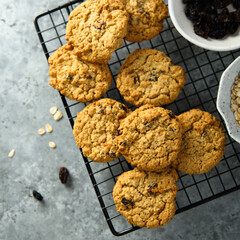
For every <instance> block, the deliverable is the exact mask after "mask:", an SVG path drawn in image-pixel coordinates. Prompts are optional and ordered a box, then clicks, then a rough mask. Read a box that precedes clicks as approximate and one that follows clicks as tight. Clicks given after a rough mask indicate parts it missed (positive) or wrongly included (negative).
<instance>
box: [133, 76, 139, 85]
mask: <svg viewBox="0 0 240 240" xmlns="http://www.w3.org/2000/svg"><path fill="white" fill-rule="evenodd" d="M133 81H134V84H137V83H139V82H140V79H139V76H134V77H133Z"/></svg>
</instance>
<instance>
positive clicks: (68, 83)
mask: <svg viewBox="0 0 240 240" xmlns="http://www.w3.org/2000/svg"><path fill="white" fill-rule="evenodd" d="M72 50H73V47H72V46H70V45H64V46H62V47H60V48H59V49H58V50H57V51H56V52H55V53H53V54H52V55H51V57H50V58H49V60H48V62H49V65H50V70H49V75H50V77H51V79H50V81H49V84H50V85H51V86H52V87H54V88H56V89H57V90H59V91H60V92H61V94H63V95H65V96H66V97H68V98H69V99H71V100H76V101H79V102H90V101H92V100H95V99H98V98H100V97H101V96H102V95H103V94H104V93H106V92H107V90H108V88H109V86H110V85H111V82H112V75H111V72H110V69H109V67H108V65H107V64H93V63H89V62H86V61H84V60H81V59H80V58H79V57H77V56H76V55H74V54H73V52H72Z"/></svg>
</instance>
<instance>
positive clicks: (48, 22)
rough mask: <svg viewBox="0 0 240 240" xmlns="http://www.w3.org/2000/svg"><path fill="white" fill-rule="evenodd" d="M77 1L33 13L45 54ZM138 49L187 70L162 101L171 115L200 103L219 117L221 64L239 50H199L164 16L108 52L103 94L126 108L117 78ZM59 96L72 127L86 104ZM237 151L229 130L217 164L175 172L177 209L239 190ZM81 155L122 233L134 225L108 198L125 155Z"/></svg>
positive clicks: (60, 38)
mask: <svg viewBox="0 0 240 240" xmlns="http://www.w3.org/2000/svg"><path fill="white" fill-rule="evenodd" d="M81 2H82V1H72V2H69V3H67V4H65V5H63V6H61V7H58V8H55V9H53V10H51V11H47V12H45V13H43V14H41V15H39V16H37V17H36V19H35V22H34V23H35V27H36V31H37V34H38V37H39V40H40V43H41V46H42V48H43V51H44V54H45V56H46V58H47V59H48V57H49V56H50V55H51V54H52V53H53V52H54V51H55V50H56V49H57V48H59V47H60V46H62V45H63V44H65V43H66V40H65V29H66V24H67V19H68V15H69V14H70V12H71V11H72V10H73V9H74V8H75V7H76V6H77V5H79V4H80V3H81ZM138 48H154V49H157V50H160V51H163V52H165V53H166V54H167V55H168V56H169V57H170V58H171V59H172V60H173V62H174V63H175V64H177V65H180V66H182V67H183V69H184V70H185V72H186V74H187V80H186V84H185V86H184V88H183V90H182V92H181V94H180V95H179V97H178V98H177V100H175V101H174V102H173V103H172V104H169V105H167V106H165V107H166V108H168V109H171V110H172V111H173V112H174V113H175V114H180V113H182V112H185V111H187V110H189V109H192V108H200V109H202V110H204V111H208V112H210V113H211V114H213V115H214V116H215V117H217V118H218V119H219V120H220V121H221V122H223V120H222V118H221V116H220V115H219V113H218V112H217V109H216V105H215V103H216V97H217V91H218V85H219V79H220V76H221V74H222V72H223V71H224V70H225V68H226V67H227V66H228V65H229V64H230V63H231V62H232V61H233V60H234V59H235V58H236V57H238V56H239V55H240V50H236V51H232V52H221V53H219V52H211V51H206V50H203V49H201V48H199V47H197V46H195V45H192V44H191V43H189V42H188V41H187V40H185V39H184V38H182V37H181V36H180V35H179V33H178V32H177V31H176V29H175V28H174V26H173V24H172V22H171V19H170V18H168V19H167V20H166V21H165V23H164V30H163V31H162V32H161V33H160V34H159V35H158V36H157V37H155V38H153V39H151V40H150V41H143V42H141V43H130V42H126V41H124V43H123V45H122V46H121V47H120V48H119V49H117V50H116V51H115V52H114V53H113V54H112V58H111V60H110V61H109V67H110V69H111V72H112V76H113V83H112V85H111V86H110V89H109V91H108V92H107V93H106V94H105V95H104V97H108V98H112V99H115V100H117V101H121V102H123V103H125V104H126V105H127V106H128V107H131V106H130V105H129V104H128V103H126V102H125V101H124V100H123V97H122V96H121V95H120V93H119V91H118V90H117V88H116V85H115V79H116V77H117V74H118V72H119V68H120V66H121V64H122V62H123V61H124V59H125V58H126V56H127V55H128V54H129V53H131V52H133V51H134V50H135V49H138ZM46 84H47V83H46ZM61 98H62V102H63V105H64V107H65V110H66V113H67V116H68V118H69V121H70V124H71V126H72V127H73V124H74V120H75V118H76V114H77V112H79V111H81V110H82V109H83V108H84V107H85V106H86V104H83V103H79V102H74V101H71V100H69V99H67V98H65V97H64V96H62V95H61ZM225 131H226V129H225ZM226 134H227V131H226ZM239 154H240V145H239V144H237V143H236V142H234V141H233V140H232V139H231V138H230V137H229V135H228V134H227V143H226V152H225V155H224V157H223V160H222V161H221V162H220V163H219V164H218V165H217V166H216V167H215V168H213V169H212V170H211V171H209V172H208V173H206V174H201V175H194V176H191V175H186V174H182V173H179V177H180V178H179V181H178V183H177V184H178V186H179V191H178V194H177V201H176V205H177V213H180V212H183V211H186V210H188V209H191V208H193V207H195V206H198V205H200V204H203V203H206V202H207V201H210V200H213V199H215V198H217V197H220V196H222V195H225V194H227V193H230V192H233V191H234V190H237V189H240V160H239ZM82 157H83V159H84V162H85V165H86V167H87V170H88V173H89V176H90V178H91V181H92V184H93V187H94V189H95V192H96V194H97V198H98V200H99V203H100V205H101V208H102V210H103V213H104V216H105V218H106V221H107V223H108V225H109V228H110V229H111V231H112V233H113V234H114V235H116V236H120V235H123V234H126V233H129V232H131V231H134V230H136V229H138V227H136V226H131V225H129V224H128V223H127V221H126V220H125V218H124V217H122V215H120V214H119V213H118V212H117V211H116V207H115V204H114V201H113V198H112V189H113V186H114V184H115V182H116V180H117V177H118V176H119V175H120V174H121V173H122V172H124V171H127V170H129V169H131V166H130V165H129V164H127V162H126V161H125V160H124V158H123V157H120V158H119V159H116V160H114V161H112V162H109V163H94V162H92V161H91V160H89V159H87V158H86V157H84V156H83V155H82Z"/></svg>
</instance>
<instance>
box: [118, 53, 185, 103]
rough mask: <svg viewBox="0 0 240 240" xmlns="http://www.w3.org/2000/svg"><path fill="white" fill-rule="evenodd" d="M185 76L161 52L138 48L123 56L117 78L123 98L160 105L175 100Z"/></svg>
mask: <svg viewBox="0 0 240 240" xmlns="http://www.w3.org/2000/svg"><path fill="white" fill-rule="evenodd" d="M185 79H186V75H185V73H184V71H183V69H182V68H181V67H180V66H175V65H173V63H172V61H171V59H170V58H169V57H167V56H166V55H165V54H164V53H163V52H159V51H157V50H154V49H137V50H135V51H134V52H133V53H131V54H130V55H128V57H127V58H126V59H125V61H124V63H123V64H122V66H121V68H120V72H119V75H118V77H117V87H118V89H119V91H120V93H121V94H122V95H123V97H124V99H125V100H126V101H127V102H129V103H131V104H133V105H135V106H141V105H144V104H153V105H155V106H161V105H165V104H169V103H171V102H172V101H174V100H175V99H176V98H177V96H178V95H179V93H180V91H181V89H182V88H183V86H184V83H185Z"/></svg>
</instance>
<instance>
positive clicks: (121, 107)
mask: <svg viewBox="0 0 240 240" xmlns="http://www.w3.org/2000/svg"><path fill="white" fill-rule="evenodd" d="M119 109H122V110H124V111H125V112H127V110H128V108H127V107H126V106H125V105H124V104H119Z"/></svg>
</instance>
